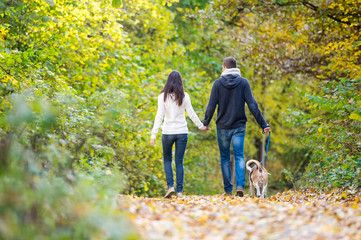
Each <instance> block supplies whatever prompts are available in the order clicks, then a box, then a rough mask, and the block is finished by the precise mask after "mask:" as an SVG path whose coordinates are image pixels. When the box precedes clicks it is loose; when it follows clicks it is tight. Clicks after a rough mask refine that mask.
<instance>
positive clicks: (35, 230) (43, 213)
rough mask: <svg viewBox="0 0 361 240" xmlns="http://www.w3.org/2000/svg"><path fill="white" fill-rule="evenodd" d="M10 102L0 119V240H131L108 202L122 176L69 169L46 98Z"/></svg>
mask: <svg viewBox="0 0 361 240" xmlns="http://www.w3.org/2000/svg"><path fill="white" fill-rule="evenodd" d="M11 103H12V107H11V108H9V109H7V110H6V111H5V113H4V114H3V115H2V117H1V122H2V123H4V124H5V125H6V128H7V129H6V133H5V132H1V138H0V146H1V151H2V155H1V158H0V162H1V169H0V192H1V197H0V212H1V214H0V215H1V218H0V219H1V221H2V223H3V224H2V228H1V230H0V236H1V238H4V239H29V238H30V239H35V238H36V239H48V238H51V239H74V238H76V239H89V238H92V237H95V236H96V238H97V239H136V235H135V233H134V232H133V231H132V230H131V228H130V225H129V222H128V220H127V217H126V216H125V215H124V214H123V213H122V212H120V211H118V210H116V206H115V205H114V203H113V202H114V201H115V197H116V195H117V193H118V192H119V189H120V188H121V185H124V180H123V177H122V175H121V174H120V173H117V171H115V170H114V171H113V172H112V173H109V172H107V171H102V170H99V169H98V170H92V171H90V170H89V171H87V172H86V173H87V174H84V171H83V170H78V169H77V168H76V167H74V166H73V158H74V157H73V156H72V153H71V152H70V151H69V150H67V149H66V147H64V144H65V140H64V139H62V137H61V136H60V135H58V134H56V131H57V129H59V125H60V123H61V121H60V119H59V115H58V111H57V107H56V106H55V105H53V104H50V103H49V102H48V101H47V100H46V99H44V98H33V96H26V95H25V96H24V95H13V96H12V100H11ZM58 119H59V120H58ZM3 130H4V129H3ZM118 224H119V225H118Z"/></svg>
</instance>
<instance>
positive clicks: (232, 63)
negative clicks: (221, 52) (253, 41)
mask: <svg viewBox="0 0 361 240" xmlns="http://www.w3.org/2000/svg"><path fill="white" fill-rule="evenodd" d="M223 66H225V67H226V68H236V67H237V61H236V59H234V58H233V57H227V58H225V59H223Z"/></svg>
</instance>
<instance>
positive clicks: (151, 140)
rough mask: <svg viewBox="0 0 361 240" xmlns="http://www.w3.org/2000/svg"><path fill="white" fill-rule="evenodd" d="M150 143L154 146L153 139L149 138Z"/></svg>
mask: <svg viewBox="0 0 361 240" xmlns="http://www.w3.org/2000/svg"><path fill="white" fill-rule="evenodd" d="M150 144H151V145H152V146H153V147H154V146H155V142H154V139H150Z"/></svg>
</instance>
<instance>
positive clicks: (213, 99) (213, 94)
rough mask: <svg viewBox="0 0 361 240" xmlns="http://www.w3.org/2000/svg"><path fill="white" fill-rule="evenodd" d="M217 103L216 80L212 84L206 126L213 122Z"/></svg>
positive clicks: (205, 120) (204, 121) (204, 122)
mask: <svg viewBox="0 0 361 240" xmlns="http://www.w3.org/2000/svg"><path fill="white" fill-rule="evenodd" d="M217 104H218V88H217V86H216V82H214V83H213V86H212V91H211V96H210V97H209V101H208V106H207V109H206V114H205V116H204V120H203V124H204V126H208V125H209V123H210V122H211V120H212V117H213V114H214V111H215V110H216V106H217Z"/></svg>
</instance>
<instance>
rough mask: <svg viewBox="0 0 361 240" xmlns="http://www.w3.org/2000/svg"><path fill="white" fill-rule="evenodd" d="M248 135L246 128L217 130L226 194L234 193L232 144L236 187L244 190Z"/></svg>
mask: <svg viewBox="0 0 361 240" xmlns="http://www.w3.org/2000/svg"><path fill="white" fill-rule="evenodd" d="M245 135H246V126H243V127H240V128H237V129H217V140H218V146H219V152H220V155H221V169H222V175H223V184H224V190H225V191H226V193H232V189H233V184H232V181H231V163H230V160H231V159H230V156H231V142H232V145H233V155H234V159H235V168H236V187H242V188H244V185H245V184H246V179H245V176H244V169H245V162H244V156H243V153H244V136H245Z"/></svg>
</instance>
